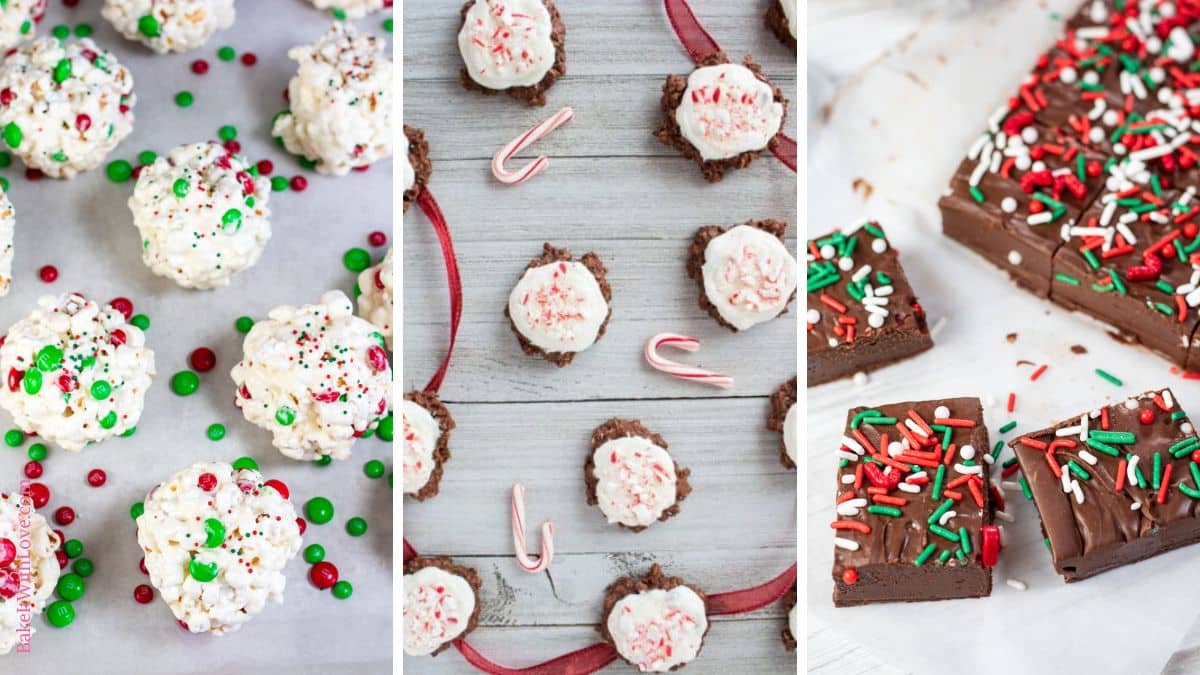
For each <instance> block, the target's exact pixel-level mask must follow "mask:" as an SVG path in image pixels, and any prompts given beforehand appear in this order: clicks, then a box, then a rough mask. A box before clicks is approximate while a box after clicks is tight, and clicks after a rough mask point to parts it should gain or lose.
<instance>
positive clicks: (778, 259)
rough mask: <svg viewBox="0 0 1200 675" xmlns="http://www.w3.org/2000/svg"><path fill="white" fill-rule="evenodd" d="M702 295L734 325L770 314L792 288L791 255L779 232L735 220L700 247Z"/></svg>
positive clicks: (764, 318)
mask: <svg viewBox="0 0 1200 675" xmlns="http://www.w3.org/2000/svg"><path fill="white" fill-rule="evenodd" d="M701 271H702V274H703V276H704V294H705V295H706V296H707V297H708V301H709V302H711V303H712V304H713V306H714V307H716V308H717V313H719V314H720V315H721V318H722V319H724V320H725V321H726V322H728V323H729V324H730V325H732V326H733V327H734V328H737V329H738V330H746V329H748V328H750V327H751V326H754V325H756V324H759V323H762V322H764V321H768V320H770V319H774V318H775V317H776V316H779V314H780V313H781V312H782V311H783V310H784V308H786V307H787V303H788V300H789V299H790V298H791V297H792V292H793V291H795V290H796V259H795V258H793V257H792V254H791V252H790V251H788V250H787V247H786V246H784V245H783V242H781V241H779V239H778V237H775V236H774V235H772V234H769V233H767V232H764V231H763V230H760V229H758V228H757V227H751V226H750V225H738V226H737V227H734V228H732V229H730V230H729V231H728V232H725V233H724V234H721V235H720V236H718V237H715V238H713V239H712V240H711V241H709V242H708V246H707V247H705V249H704V266H703V268H702V270H701Z"/></svg>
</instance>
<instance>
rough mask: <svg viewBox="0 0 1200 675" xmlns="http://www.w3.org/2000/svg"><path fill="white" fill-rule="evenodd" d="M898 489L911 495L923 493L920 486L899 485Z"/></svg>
mask: <svg viewBox="0 0 1200 675" xmlns="http://www.w3.org/2000/svg"><path fill="white" fill-rule="evenodd" d="M896 488H897V489H899V490H900V491H901V492H908V493H910V494H917V493H919V492H920V491H921V486H920V485H910V484H909V483H899V484H897V485H896Z"/></svg>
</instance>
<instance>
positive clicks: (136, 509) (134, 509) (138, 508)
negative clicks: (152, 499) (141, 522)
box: [129, 502, 146, 520]
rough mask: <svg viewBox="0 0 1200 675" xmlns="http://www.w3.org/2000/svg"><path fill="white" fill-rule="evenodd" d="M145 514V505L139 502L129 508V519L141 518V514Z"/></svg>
mask: <svg viewBox="0 0 1200 675" xmlns="http://www.w3.org/2000/svg"><path fill="white" fill-rule="evenodd" d="M145 512H146V505H145V504H143V503H141V502H136V503H134V505H133V506H131V507H129V517H130V518H133V519H134V520H137V519H138V518H141V517H142V514H143V513H145Z"/></svg>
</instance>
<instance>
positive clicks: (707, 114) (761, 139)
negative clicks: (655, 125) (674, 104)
mask: <svg viewBox="0 0 1200 675" xmlns="http://www.w3.org/2000/svg"><path fill="white" fill-rule="evenodd" d="M675 121H676V122H677V123H678V124H679V130H680V132H681V133H682V134H683V137H684V138H685V139H687V141H688V142H689V143H691V144H692V146H693V147H695V148H696V150H698V151H699V152H700V156H701V157H702V158H704V159H706V160H712V159H728V158H730V157H736V156H738V155H740V154H741V153H743V152H749V151H752V150H762V149H763V148H765V147H767V143H768V142H770V140H771V139H772V138H774V137H775V134H777V133H779V127H780V125H782V124H783V104H782V103H780V102H779V101H776V100H775V92H774V91H773V90H772V89H771V87H770V85H768V84H767V83H766V82H763V81H762V80H760V79H758V78H757V77H755V76H754V73H753V72H751V71H750V69H749V68H747V67H745V66H741V65H737V64H733V63H724V64H721V65H717V66H705V67H703V68H697V69H696V70H694V71H692V74H691V75H689V76H688V85H687V89H686V90H685V91H684V92H683V101H682V102H681V103H680V104H679V107H678V108H676V109H675Z"/></svg>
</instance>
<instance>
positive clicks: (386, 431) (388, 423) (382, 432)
mask: <svg viewBox="0 0 1200 675" xmlns="http://www.w3.org/2000/svg"><path fill="white" fill-rule="evenodd" d="M394 425H395V421H394V420H393V419H392V415H391V413H388V416H387V417H385V418H383V419H381V420H379V429H378V431H377V432H376V433H378V434H379V440H381V441H387V442H389V443H390V442H391V441H392V432H393V428H394Z"/></svg>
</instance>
